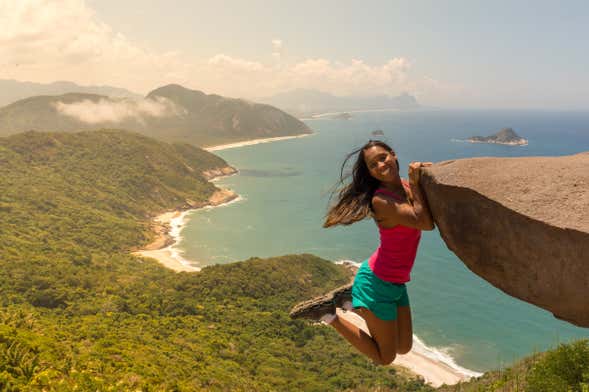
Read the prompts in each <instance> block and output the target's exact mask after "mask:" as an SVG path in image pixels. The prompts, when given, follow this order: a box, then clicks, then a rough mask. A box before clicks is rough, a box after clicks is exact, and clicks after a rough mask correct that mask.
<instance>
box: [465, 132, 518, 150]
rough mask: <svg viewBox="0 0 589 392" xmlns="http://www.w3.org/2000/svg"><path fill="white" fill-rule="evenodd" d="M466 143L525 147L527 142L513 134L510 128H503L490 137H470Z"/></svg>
mask: <svg viewBox="0 0 589 392" xmlns="http://www.w3.org/2000/svg"><path fill="white" fill-rule="evenodd" d="M466 141H468V142H471V143H493V144H505V145H508V146H526V145H527V144H528V141H527V140H526V139H524V138H523V137H521V136H519V135H518V134H517V133H515V131H514V130H513V129H512V128H503V129H502V130H500V131H499V132H497V133H496V134H494V135H491V136H472V137H469V138H468V139H467V140H466Z"/></svg>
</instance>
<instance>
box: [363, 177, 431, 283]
mask: <svg viewBox="0 0 589 392" xmlns="http://www.w3.org/2000/svg"><path fill="white" fill-rule="evenodd" d="M403 185H404V186H406V184H405V183H404V184H403ZM378 193H381V194H384V195H387V196H390V197H392V198H394V199H396V200H398V201H403V199H401V198H400V197H399V196H398V195H397V194H395V193H394V192H392V191H389V190H388V189H377V190H376V192H375V194H378ZM378 231H379V233H380V246H379V247H378V249H377V250H376V251H375V252H374V253H373V254H372V256H370V258H369V259H368V265H369V266H370V269H371V270H372V272H374V274H375V275H376V276H378V277H379V278H380V279H382V280H384V281H387V282H392V283H405V282H408V281H409V280H410V273H411V269H412V268H413V263H414V262H415V255H416V254H417V246H418V245H419V240H420V238H421V230H419V229H414V228H412V227H407V226H401V225H397V226H395V227H391V228H384V227H380V226H378Z"/></svg>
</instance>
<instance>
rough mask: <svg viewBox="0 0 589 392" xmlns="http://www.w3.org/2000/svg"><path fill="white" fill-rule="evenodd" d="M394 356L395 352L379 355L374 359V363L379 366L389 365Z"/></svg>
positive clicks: (395, 355)
mask: <svg viewBox="0 0 589 392" xmlns="http://www.w3.org/2000/svg"><path fill="white" fill-rule="evenodd" d="M396 357H397V354H389V355H381V356H380V357H379V358H378V360H376V361H374V364H375V365H381V366H386V365H390V364H391V363H393V361H394V360H395V358H396Z"/></svg>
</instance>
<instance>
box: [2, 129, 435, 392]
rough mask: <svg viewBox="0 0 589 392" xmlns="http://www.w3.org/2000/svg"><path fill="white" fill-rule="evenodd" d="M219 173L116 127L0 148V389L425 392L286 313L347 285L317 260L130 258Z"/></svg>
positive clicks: (212, 160) (340, 272)
mask: <svg viewBox="0 0 589 392" xmlns="http://www.w3.org/2000/svg"><path fill="white" fill-rule="evenodd" d="M225 165H226V163H225V162H223V161H222V160H220V159H219V158H216V157H214V156H212V155H211V154H208V153H206V152H203V151H201V150H199V149H196V148H193V147H190V146H181V147H179V146H175V145H169V144H165V143H160V142H156V141H154V140H151V139H148V138H145V137H143V136H139V135H136V134H132V133H127V132H120V131H100V132H83V133H77V134H58V133H53V134H45V133H35V132H29V133H26V134H19V135H15V136H11V137H9V138H4V139H0V169H1V172H2V176H1V177H0V189H1V190H2V192H0V294H1V295H0V301H1V302H0V390H6V391H28V390H47V391H71V390H76V389H77V390H84V391H85V390H92V391H94V390H104V391H107V390H113V391H120V390H145V391H150V390H154V391H155V390H157V391H160V390H176V391H195V390H219V391H225V390H243V391H253V390H256V391H258V390H260V391H264V390H280V391H283V390H285V391H287V390H292V391H300V390H305V391H326V390H345V389H348V390H351V389H354V390H402V391H423V390H431V388H429V387H427V386H424V385H423V382H422V381H420V380H408V379H406V378H405V377H402V376H400V375H399V374H397V373H396V371H395V369H394V368H391V367H376V366H374V365H372V364H371V363H370V362H369V361H368V360H366V359H365V358H364V357H362V356H360V355H358V354H356V353H355V352H354V351H353V349H352V348H351V347H350V346H349V345H348V344H345V343H344V342H343V341H342V340H341V338H340V337H339V336H337V335H336V334H335V332H334V331H332V330H331V329H329V328H321V327H316V326H311V325H309V324H307V323H304V322H301V321H298V320H290V319H289V318H288V316H287V311H288V309H289V308H290V306H291V305H292V304H293V303H295V302H297V301H299V300H302V299H304V298H308V297H310V296H314V295H317V294H319V293H322V292H324V291H326V290H328V289H331V288H333V287H335V286H337V285H340V284H342V283H344V282H346V281H347V280H348V279H349V276H348V273H347V272H346V270H345V269H343V268H341V267H339V266H336V265H334V264H332V263H330V262H328V261H326V260H322V259H319V258H317V257H315V256H312V255H295V256H284V257H277V258H270V259H265V260H262V259H257V258H252V259H250V260H247V261H244V262H238V263H234V264H230V265H224V266H213V267H208V268H205V269H203V271H202V272H200V273H185V272H183V273H175V272H173V271H170V270H167V269H165V268H163V267H161V266H160V265H159V264H158V263H156V262H155V261H154V260H149V259H138V258H135V257H133V256H131V255H129V253H128V252H129V250H130V249H131V248H133V247H135V246H138V245H142V244H145V243H147V242H149V241H150V240H151V236H152V234H151V233H150V232H149V217H150V216H153V214H154V213H156V212H161V211H163V210H166V209H172V208H176V207H179V206H182V205H183V204H184V203H185V200H186V199H191V200H194V201H203V200H205V199H206V198H207V197H208V196H209V195H210V194H211V193H212V192H213V191H214V186H213V185H211V184H209V183H207V182H206V181H204V179H203V178H202V176H201V175H200V172H201V171H202V170H205V169H209V168H213V167H219V166H225Z"/></svg>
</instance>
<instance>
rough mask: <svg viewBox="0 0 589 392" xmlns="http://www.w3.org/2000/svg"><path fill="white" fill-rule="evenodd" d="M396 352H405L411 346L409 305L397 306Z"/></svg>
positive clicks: (411, 329)
mask: <svg viewBox="0 0 589 392" xmlns="http://www.w3.org/2000/svg"><path fill="white" fill-rule="evenodd" d="M397 331H398V337H399V338H398V343H397V354H407V353H408V352H409V351H411V347H413V324H412V322H411V307H409V306H397Z"/></svg>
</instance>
